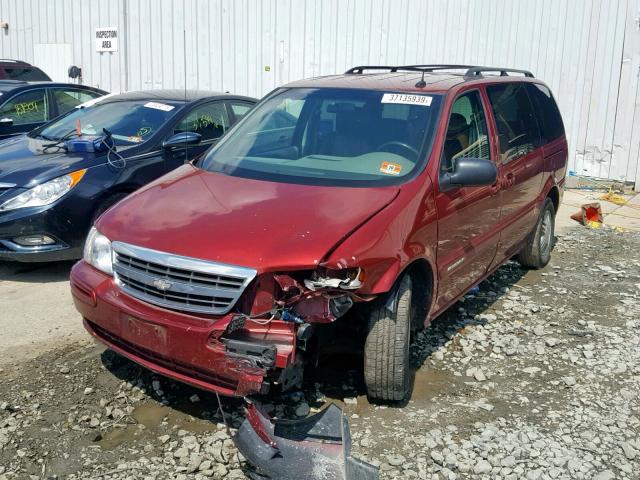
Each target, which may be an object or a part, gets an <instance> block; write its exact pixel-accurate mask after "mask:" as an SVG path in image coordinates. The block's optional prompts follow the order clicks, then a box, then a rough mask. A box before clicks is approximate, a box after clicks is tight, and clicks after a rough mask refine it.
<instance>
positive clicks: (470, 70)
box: [345, 64, 533, 78]
mask: <svg viewBox="0 0 640 480" xmlns="http://www.w3.org/2000/svg"><path fill="white" fill-rule="evenodd" d="M366 70H388V71H389V72H390V73H393V72H421V73H431V72H434V71H436V70H465V74H464V75H465V77H480V76H482V73H483V72H500V76H503V77H504V76H507V75H508V73H522V74H523V75H524V76H525V77H531V78H533V73H531V72H530V71H529V70H519V69H516V68H503V67H479V66H475V65H454V64H451V65H448V64H433V65H398V66H393V65H360V66H357V67H353V68H350V69H349V70H347V71H346V72H345V74H358V73H364V72H365V71H366Z"/></svg>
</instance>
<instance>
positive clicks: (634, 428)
mask: <svg viewBox="0 0 640 480" xmlns="http://www.w3.org/2000/svg"><path fill="white" fill-rule="evenodd" d="M639 251H640V234H637V233H620V232H616V231H614V230H610V229H603V230H590V229H587V228H582V227H580V228H575V229H571V230H568V231H566V232H564V233H563V234H561V235H560V236H559V238H558V243H557V245H556V249H555V252H554V254H553V257H552V262H551V264H550V265H549V266H547V267H546V268H545V269H543V270H541V271H526V270H523V269H521V268H520V267H519V266H518V265H517V264H516V263H508V264H507V265H505V266H504V267H502V268H501V269H500V270H499V271H498V272H497V273H496V274H494V275H493V276H492V277H491V278H489V279H488V280H487V281H485V282H483V283H482V284H481V285H480V290H479V292H477V293H475V294H470V295H467V297H465V299H464V300H463V301H461V302H459V303H458V304H456V305H455V306H454V307H453V308H451V309H450V310H449V311H448V312H447V313H446V314H445V315H444V316H442V317H441V318H439V319H437V320H436V321H435V322H434V323H433V325H431V326H430V327H429V328H428V329H427V330H426V331H425V332H423V333H421V334H419V335H418V337H417V339H416V342H415V345H414V346H413V348H412V359H413V363H414V366H415V368H416V374H415V388H414V391H413V395H412V397H411V399H410V400H409V401H408V402H407V403H406V404H405V405H402V406H385V405H372V404H370V403H369V402H368V401H367V399H366V396H365V395H364V389H363V386H362V371H361V368H360V367H359V365H360V363H359V362H358V361H357V359H356V360H354V359H348V360H345V359H340V360H339V362H336V364H334V365H331V364H324V365H322V366H321V375H318V376H316V377H315V378H309V379H308V381H307V383H306V386H305V388H304V390H303V391H302V392H294V393H293V394H291V395H288V396H287V397H285V398H273V399H270V402H271V404H270V405H271V406H272V409H273V412H274V413H275V414H276V415H277V416H281V417H282V416H295V415H296V413H297V414H304V413H306V412H307V411H309V409H311V411H314V410H316V409H318V408H321V407H322V406H323V405H324V404H326V403H327V402H330V401H333V402H336V403H337V404H338V405H340V406H342V407H344V410H345V413H346V415H347V416H348V418H349V420H350V423H351V430H352V435H353V439H354V453H355V455H356V456H358V457H360V458H363V459H367V460H369V461H371V462H373V463H375V464H377V465H379V466H380V470H381V478H383V479H395V478H402V479H404V478H421V479H455V478H465V479H466V478H474V479H476V478H477V479H484V478H486V479H489V478H490V479H494V478H504V479H514V480H515V479H522V478H526V479H528V480H536V479H556V478H558V479H573V478H578V479H596V480H607V479H614V478H620V479H637V478H640V473H639V472H640V440H639V438H640V437H639V434H640V399H639V398H640V396H639V393H640V348H638V346H639V345H640V333H639V332H640V328H639V327H640V253H638V252H639ZM0 269H2V270H0V279H1V281H0V298H1V299H2V306H1V310H0V319H1V320H0V326H1V328H2V333H3V335H2V336H0V350H2V352H3V355H2V364H1V365H0V368H1V369H2V370H0V480H13V479H23V478H25V479H41V478H64V479H89V478H91V479H145V480H146V479H170V478H171V479H173V478H178V479H192V478H193V479H196V478H197V479H204V478H215V479H218V478H228V479H233V478H238V479H242V478H246V477H245V473H246V471H247V469H248V467H247V465H246V464H245V462H244V461H243V459H242V458H241V456H239V455H238V453H237V452H236V450H235V448H234V447H233V444H232V441H231V439H230V438H229V436H228V434H227V431H226V429H225V428H224V425H223V423H222V421H221V417H220V414H219V412H218V411H217V403H216V400H215V396H212V395H210V394H207V393H205V392H202V391H197V390H195V389H192V388H190V387H187V386H184V385H181V384H178V383H176V382H173V381H170V380H168V379H165V378H161V377H158V376H156V375H154V374H152V373H150V372H148V371H145V370H144V369H142V368H139V367H138V366H136V365H135V364H133V363H131V362H129V361H127V360H126V359H123V358H121V357H119V356H117V355H115V354H113V353H111V352H108V351H104V349H102V348H101V347H99V346H97V345H95V344H93V343H92V342H90V341H87V339H86V336H84V335H83V334H82V331H81V329H80V328H78V325H79V318H78V317H77V315H75V313H74V312H73V310H72V309H70V308H69V307H68V303H69V302H70V298H69V293H68V291H67V285H66V281H65V276H66V275H67V274H68V269H69V265H57V266H55V265H54V266H46V267H42V266H39V267H29V266H22V267H19V268H16V267H7V266H6V265H3V266H0ZM42 281H46V283H44V284H43V283H40V282H42ZM38 295H44V296H45V298H46V300H45V302H46V304H45V305H42V304H35V302H34V298H36V297H37V296H38ZM37 298H40V297H37ZM44 312H46V315H45V313H44ZM47 316H55V317H56V319H57V320H56V322H55V323H56V325H58V326H59V329H58V330H55V331H48V330H47V328H46V317H47ZM32 319H37V321H34V324H35V325H36V326H31V327H30V326H29V325H30V324H31V320H32ZM58 320H60V321H58ZM7 335H18V336H19V338H21V339H22V343H21V346H16V345H13V346H12V347H11V349H9V350H8V353H7V352H6V351H5V348H4V347H5V344H3V343H1V342H2V341H3V339H2V337H5V336H7ZM51 342H54V343H53V345H51ZM47 344H49V345H47ZM38 352H45V353H42V354H40V355H39V356H37V357H36V358H32V357H33V356H34V355H35V354H38ZM345 364H346V365H349V368H346V369H345V368H344V365H345ZM223 405H224V410H225V413H226V414H227V416H228V417H229V419H230V422H231V424H232V427H237V426H238V424H239V421H240V419H241V410H240V403H239V402H237V401H233V400H224V401H223Z"/></svg>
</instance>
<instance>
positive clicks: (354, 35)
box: [0, 0, 640, 181]
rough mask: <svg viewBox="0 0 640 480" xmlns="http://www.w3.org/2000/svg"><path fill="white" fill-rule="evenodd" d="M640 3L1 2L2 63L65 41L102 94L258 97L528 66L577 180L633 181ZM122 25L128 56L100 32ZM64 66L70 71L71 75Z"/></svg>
mask: <svg viewBox="0 0 640 480" xmlns="http://www.w3.org/2000/svg"><path fill="white" fill-rule="evenodd" d="M639 2H640V0H610V1H602V0H513V1H505V0H482V1H481V0H449V1H447V0H428V1H425V0H0V21H6V22H8V23H9V32H8V34H6V35H5V34H4V33H2V32H0V56H2V57H9V58H11V57H15V58H21V59H24V60H27V61H33V58H34V45H35V44H46V43H69V44H71V45H72V48H73V63H74V64H76V65H79V66H81V67H82V68H83V74H84V78H83V80H84V82H85V83H88V84H91V85H95V86H100V87H102V88H105V89H107V90H111V91H119V90H124V89H128V90H135V89H144V88H185V87H187V88H201V89H209V90H217V91H232V92H236V93H240V94H245V95H252V96H262V95H264V94H265V93H267V92H269V91H270V90H271V89H273V88H275V87H276V86H278V85H282V84H284V83H286V82H288V81H291V80H295V79H299V78H304V77H310V76H317V75H326V74H334V73H338V72H342V71H344V70H346V69H347V68H349V67H351V66H353V65H356V64H385V63H386V64H407V63H473V64H480V65H500V66H511V67H520V68H527V69H530V70H532V71H533V72H534V73H535V74H536V76H537V77H539V78H541V79H543V80H544V81H546V82H547V83H548V84H549V86H550V87H551V88H552V90H553V92H554V94H555V96H556V98H557V100H558V103H559V106H560V109H561V112H562V115H563V118H564V121H565V126H566V130H567V136H568V138H569V143H570V169H571V170H574V171H575V172H576V173H580V174H587V175H592V176H601V177H608V178H614V179H625V180H630V181H633V180H634V179H635V178H636V176H637V175H640V173H638V171H639V170H640V169H639V168H638V155H639V153H640V108H637V106H638V101H639V95H640V93H639V92H638V90H639V89H638V72H639V71H640V70H639V68H640V58H639V56H640V38H638V23H637V21H636V19H637V18H638V17H639V16H640V11H639V8H640V4H639ZM99 26H103V27H104V26H117V27H118V29H119V35H120V49H119V51H118V52H115V53H102V54H100V53H97V52H95V50H94V44H93V32H94V29H95V28H96V27H99ZM67 67H68V65H65V68H67Z"/></svg>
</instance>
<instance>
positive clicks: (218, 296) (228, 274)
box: [112, 242, 257, 315]
mask: <svg viewBox="0 0 640 480" xmlns="http://www.w3.org/2000/svg"><path fill="white" fill-rule="evenodd" d="M112 247H113V251H114V263H113V270H114V277H115V280H116V282H117V284H118V285H119V287H120V288H121V289H122V290H123V291H124V292H126V293H127V294H129V295H131V296H132V297H135V298H138V299H140V300H143V301H146V302H149V303H153V304H155V305H160V306H163V307H166V308H170V309H173V310H180V311H187V312H195V313H206V314H216V315H217V314H220V315H221V314H225V313H227V312H229V310H231V308H232V307H233V305H234V304H235V303H236V302H237V301H238V299H239V298H240V296H241V295H242V293H243V292H244V290H245V288H246V287H247V285H248V284H249V283H250V282H251V280H253V278H254V277H255V276H256V273H257V272H256V271H255V270H253V269H250V268H244V267H237V266H234V265H226V264H222V263H217V262H209V261H205V260H199V259H194V258H190V257H182V256H178V255H174V254H171V253H165V252H159V251H157V250H151V249H147V248H143V247H138V246H135V245H130V244H126V243H122V242H113V245H112Z"/></svg>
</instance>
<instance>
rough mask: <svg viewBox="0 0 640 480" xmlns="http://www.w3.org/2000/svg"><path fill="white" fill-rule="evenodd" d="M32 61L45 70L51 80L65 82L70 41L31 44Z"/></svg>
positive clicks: (71, 60)
mask: <svg viewBox="0 0 640 480" xmlns="http://www.w3.org/2000/svg"><path fill="white" fill-rule="evenodd" d="M33 62H34V63H35V64H36V65H38V66H39V67H40V68H41V69H42V70H44V71H45V72H47V74H48V75H49V77H51V80H53V81H55V82H67V81H69V75H68V72H67V69H68V68H69V66H70V65H71V64H72V62H73V49H72V47H71V44H70V43H36V44H34V45H33Z"/></svg>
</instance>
